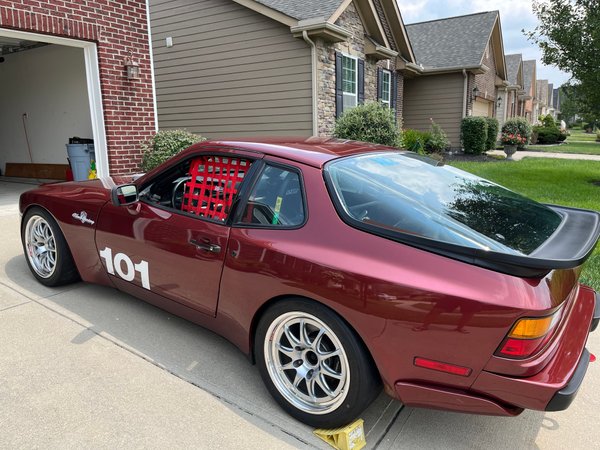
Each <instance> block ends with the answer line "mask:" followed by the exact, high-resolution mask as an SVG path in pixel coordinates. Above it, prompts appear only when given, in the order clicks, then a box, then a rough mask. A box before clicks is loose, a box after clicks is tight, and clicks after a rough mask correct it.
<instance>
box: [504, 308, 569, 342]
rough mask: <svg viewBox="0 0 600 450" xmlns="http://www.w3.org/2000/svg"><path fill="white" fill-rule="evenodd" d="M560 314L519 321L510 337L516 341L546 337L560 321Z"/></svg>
mask: <svg viewBox="0 0 600 450" xmlns="http://www.w3.org/2000/svg"><path fill="white" fill-rule="evenodd" d="M559 318H560V314H554V315H552V316H547V317H541V318H535V319H533V318H527V319H519V321H518V322H517V323H516V324H515V326H514V327H513V329H512V330H511V332H510V334H509V335H508V337H510V338H514V339H537V338H540V337H542V336H544V335H545V334H546V333H547V332H548V331H549V330H550V329H551V328H552V326H553V325H554V324H555V323H556V322H557V321H558V319H559Z"/></svg>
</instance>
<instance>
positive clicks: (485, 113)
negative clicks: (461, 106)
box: [473, 100, 492, 117]
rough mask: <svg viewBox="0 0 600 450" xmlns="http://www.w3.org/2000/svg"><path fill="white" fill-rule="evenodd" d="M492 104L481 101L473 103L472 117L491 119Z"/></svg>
mask: <svg viewBox="0 0 600 450" xmlns="http://www.w3.org/2000/svg"><path fill="white" fill-rule="evenodd" d="M491 105H492V103H491V102H486V101H483V100H475V101H474V102H473V115H474V116H479V117H492V108H491Z"/></svg>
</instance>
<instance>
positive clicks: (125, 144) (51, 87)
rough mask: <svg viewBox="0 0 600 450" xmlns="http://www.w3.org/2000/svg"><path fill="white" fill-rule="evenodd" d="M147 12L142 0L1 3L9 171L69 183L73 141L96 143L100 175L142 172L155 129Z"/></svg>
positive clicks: (0, 59)
mask: <svg viewBox="0 0 600 450" xmlns="http://www.w3.org/2000/svg"><path fill="white" fill-rule="evenodd" d="M109 3H110V5H109ZM146 11H147V9H146V2H145V1H143V0H128V1H127V2H107V1H106V0H98V1H95V0H87V1H81V0H62V1H60V2H57V1H42V0H38V1H2V2H0V63H1V64H0V86H2V88H3V89H2V100H1V101H0V171H2V173H3V174H5V173H6V172H5V167H6V164H11V166H12V167H15V166H19V169H18V170H23V171H24V172H23V173H26V174H28V176H35V173H38V174H39V173H40V172H38V171H46V172H44V173H48V174H50V175H51V176H41V177H40V178H51V177H52V178H55V177H60V176H63V177H64V176H65V174H66V167H67V165H66V164H67V152H66V148H65V144H67V143H68V141H69V138H71V137H74V136H78V137H81V138H93V139H94V143H95V156H96V166H97V171H98V175H100V176H103V175H104V176H106V175H109V174H128V173H131V172H136V171H138V170H139V168H138V163H139V158H140V156H141V149H140V141H142V140H145V139H147V138H148V137H149V136H151V135H152V134H153V133H154V131H155V117H154V98H153V89H152V67H151V63H150V61H151V55H150V42H149V35H148V20H147V15H146ZM127 65H129V66H130V68H131V69H135V68H136V67H137V69H138V70H139V74H138V75H137V76H136V77H128V76H127V67H126V66H127ZM131 75H133V74H131ZM59 170H60V171H62V173H59Z"/></svg>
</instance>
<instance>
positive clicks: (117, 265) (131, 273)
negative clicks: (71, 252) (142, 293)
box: [100, 247, 150, 290]
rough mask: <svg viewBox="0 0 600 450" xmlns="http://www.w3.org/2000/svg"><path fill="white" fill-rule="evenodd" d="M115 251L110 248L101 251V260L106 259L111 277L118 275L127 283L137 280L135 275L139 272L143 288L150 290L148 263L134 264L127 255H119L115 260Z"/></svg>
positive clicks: (105, 262)
mask: <svg viewBox="0 0 600 450" xmlns="http://www.w3.org/2000/svg"><path fill="white" fill-rule="evenodd" d="M112 253H113V251H112V249H111V248H109V247H105V248H104V250H100V258H102V259H104V264H105V265H106V270H107V271H108V273H110V274H111V275H115V272H116V275H118V276H119V277H121V278H123V279H124V280H125V281H133V280H135V274H136V272H138V273H139V274H140V277H141V279H142V287H143V288H144V289H148V290H150V275H149V274H148V261H144V260H142V261H140V262H139V263H137V264H134V263H133V261H132V260H131V258H130V257H129V256H127V255H126V254H125V253H117V254H116V255H115V256H114V258H113V254H112Z"/></svg>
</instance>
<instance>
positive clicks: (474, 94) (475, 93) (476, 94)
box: [471, 86, 479, 101]
mask: <svg viewBox="0 0 600 450" xmlns="http://www.w3.org/2000/svg"><path fill="white" fill-rule="evenodd" d="M478 95H479V88H478V87H477V86H475V87H474V88H473V91H472V92H471V101H473V100H475V99H476V98H477V96H478Z"/></svg>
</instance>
